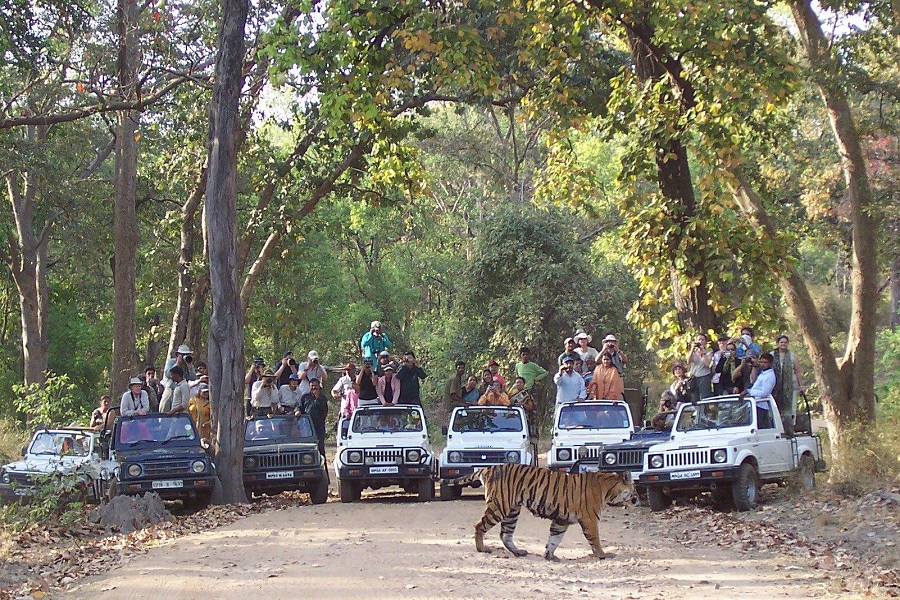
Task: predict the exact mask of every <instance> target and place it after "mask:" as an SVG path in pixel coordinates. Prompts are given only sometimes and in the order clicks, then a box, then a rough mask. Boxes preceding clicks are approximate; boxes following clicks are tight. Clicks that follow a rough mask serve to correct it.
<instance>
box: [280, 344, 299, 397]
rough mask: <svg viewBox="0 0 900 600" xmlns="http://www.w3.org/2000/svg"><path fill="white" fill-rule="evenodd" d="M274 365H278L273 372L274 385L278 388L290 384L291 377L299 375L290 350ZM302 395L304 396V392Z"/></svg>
mask: <svg viewBox="0 0 900 600" xmlns="http://www.w3.org/2000/svg"><path fill="white" fill-rule="evenodd" d="M275 364H277V365H278V369H277V370H276V371H275V385H276V386H277V387H279V388H281V386H283V385H287V384H288V383H289V382H290V380H291V375H297V376H299V375H300V373H299V371H300V369H298V368H297V361H296V360H294V352H293V351H292V350H288V351H287V352H285V353H284V356H283V357H282V358H281V360H280V361H277V362H276V363H275ZM303 393H304V394H305V393H306V392H303Z"/></svg>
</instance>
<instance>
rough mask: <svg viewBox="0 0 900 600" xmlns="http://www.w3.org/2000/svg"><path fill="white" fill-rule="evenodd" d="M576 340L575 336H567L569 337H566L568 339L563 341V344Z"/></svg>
mask: <svg viewBox="0 0 900 600" xmlns="http://www.w3.org/2000/svg"><path fill="white" fill-rule="evenodd" d="M574 341H575V338H570V337H567V338H566V341H565V342H563V344H568V343H569V342H574Z"/></svg>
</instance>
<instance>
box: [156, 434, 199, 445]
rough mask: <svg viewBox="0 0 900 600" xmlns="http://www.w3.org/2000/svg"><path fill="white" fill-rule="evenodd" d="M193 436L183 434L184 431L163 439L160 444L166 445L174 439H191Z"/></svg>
mask: <svg viewBox="0 0 900 600" xmlns="http://www.w3.org/2000/svg"><path fill="white" fill-rule="evenodd" d="M191 438H193V436H191V435H186V434H183V433H182V434H181V435H173V436H172V437H170V438H166V439H164V440H163V441H162V444H160V445H161V446H165V445H166V444H168V443H169V442H171V441H172V440H189V439H191Z"/></svg>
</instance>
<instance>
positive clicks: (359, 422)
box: [351, 407, 424, 433]
mask: <svg viewBox="0 0 900 600" xmlns="http://www.w3.org/2000/svg"><path fill="white" fill-rule="evenodd" d="M351 429H352V430H353V432H354V433H379V432H380V433H397V432H400V431H403V432H407V433H414V432H417V431H424V425H423V423H422V415H421V413H420V412H419V411H418V410H417V409H415V408H412V407H396V408H360V409H357V411H356V413H354V416H353V426H352V428H351Z"/></svg>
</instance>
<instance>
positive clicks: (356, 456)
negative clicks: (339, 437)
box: [347, 450, 363, 463]
mask: <svg viewBox="0 0 900 600" xmlns="http://www.w3.org/2000/svg"><path fill="white" fill-rule="evenodd" d="M362 460H363V455H362V452H360V451H359V450H352V451H350V452H348V453H347V462H349V463H361V462H362Z"/></svg>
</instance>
